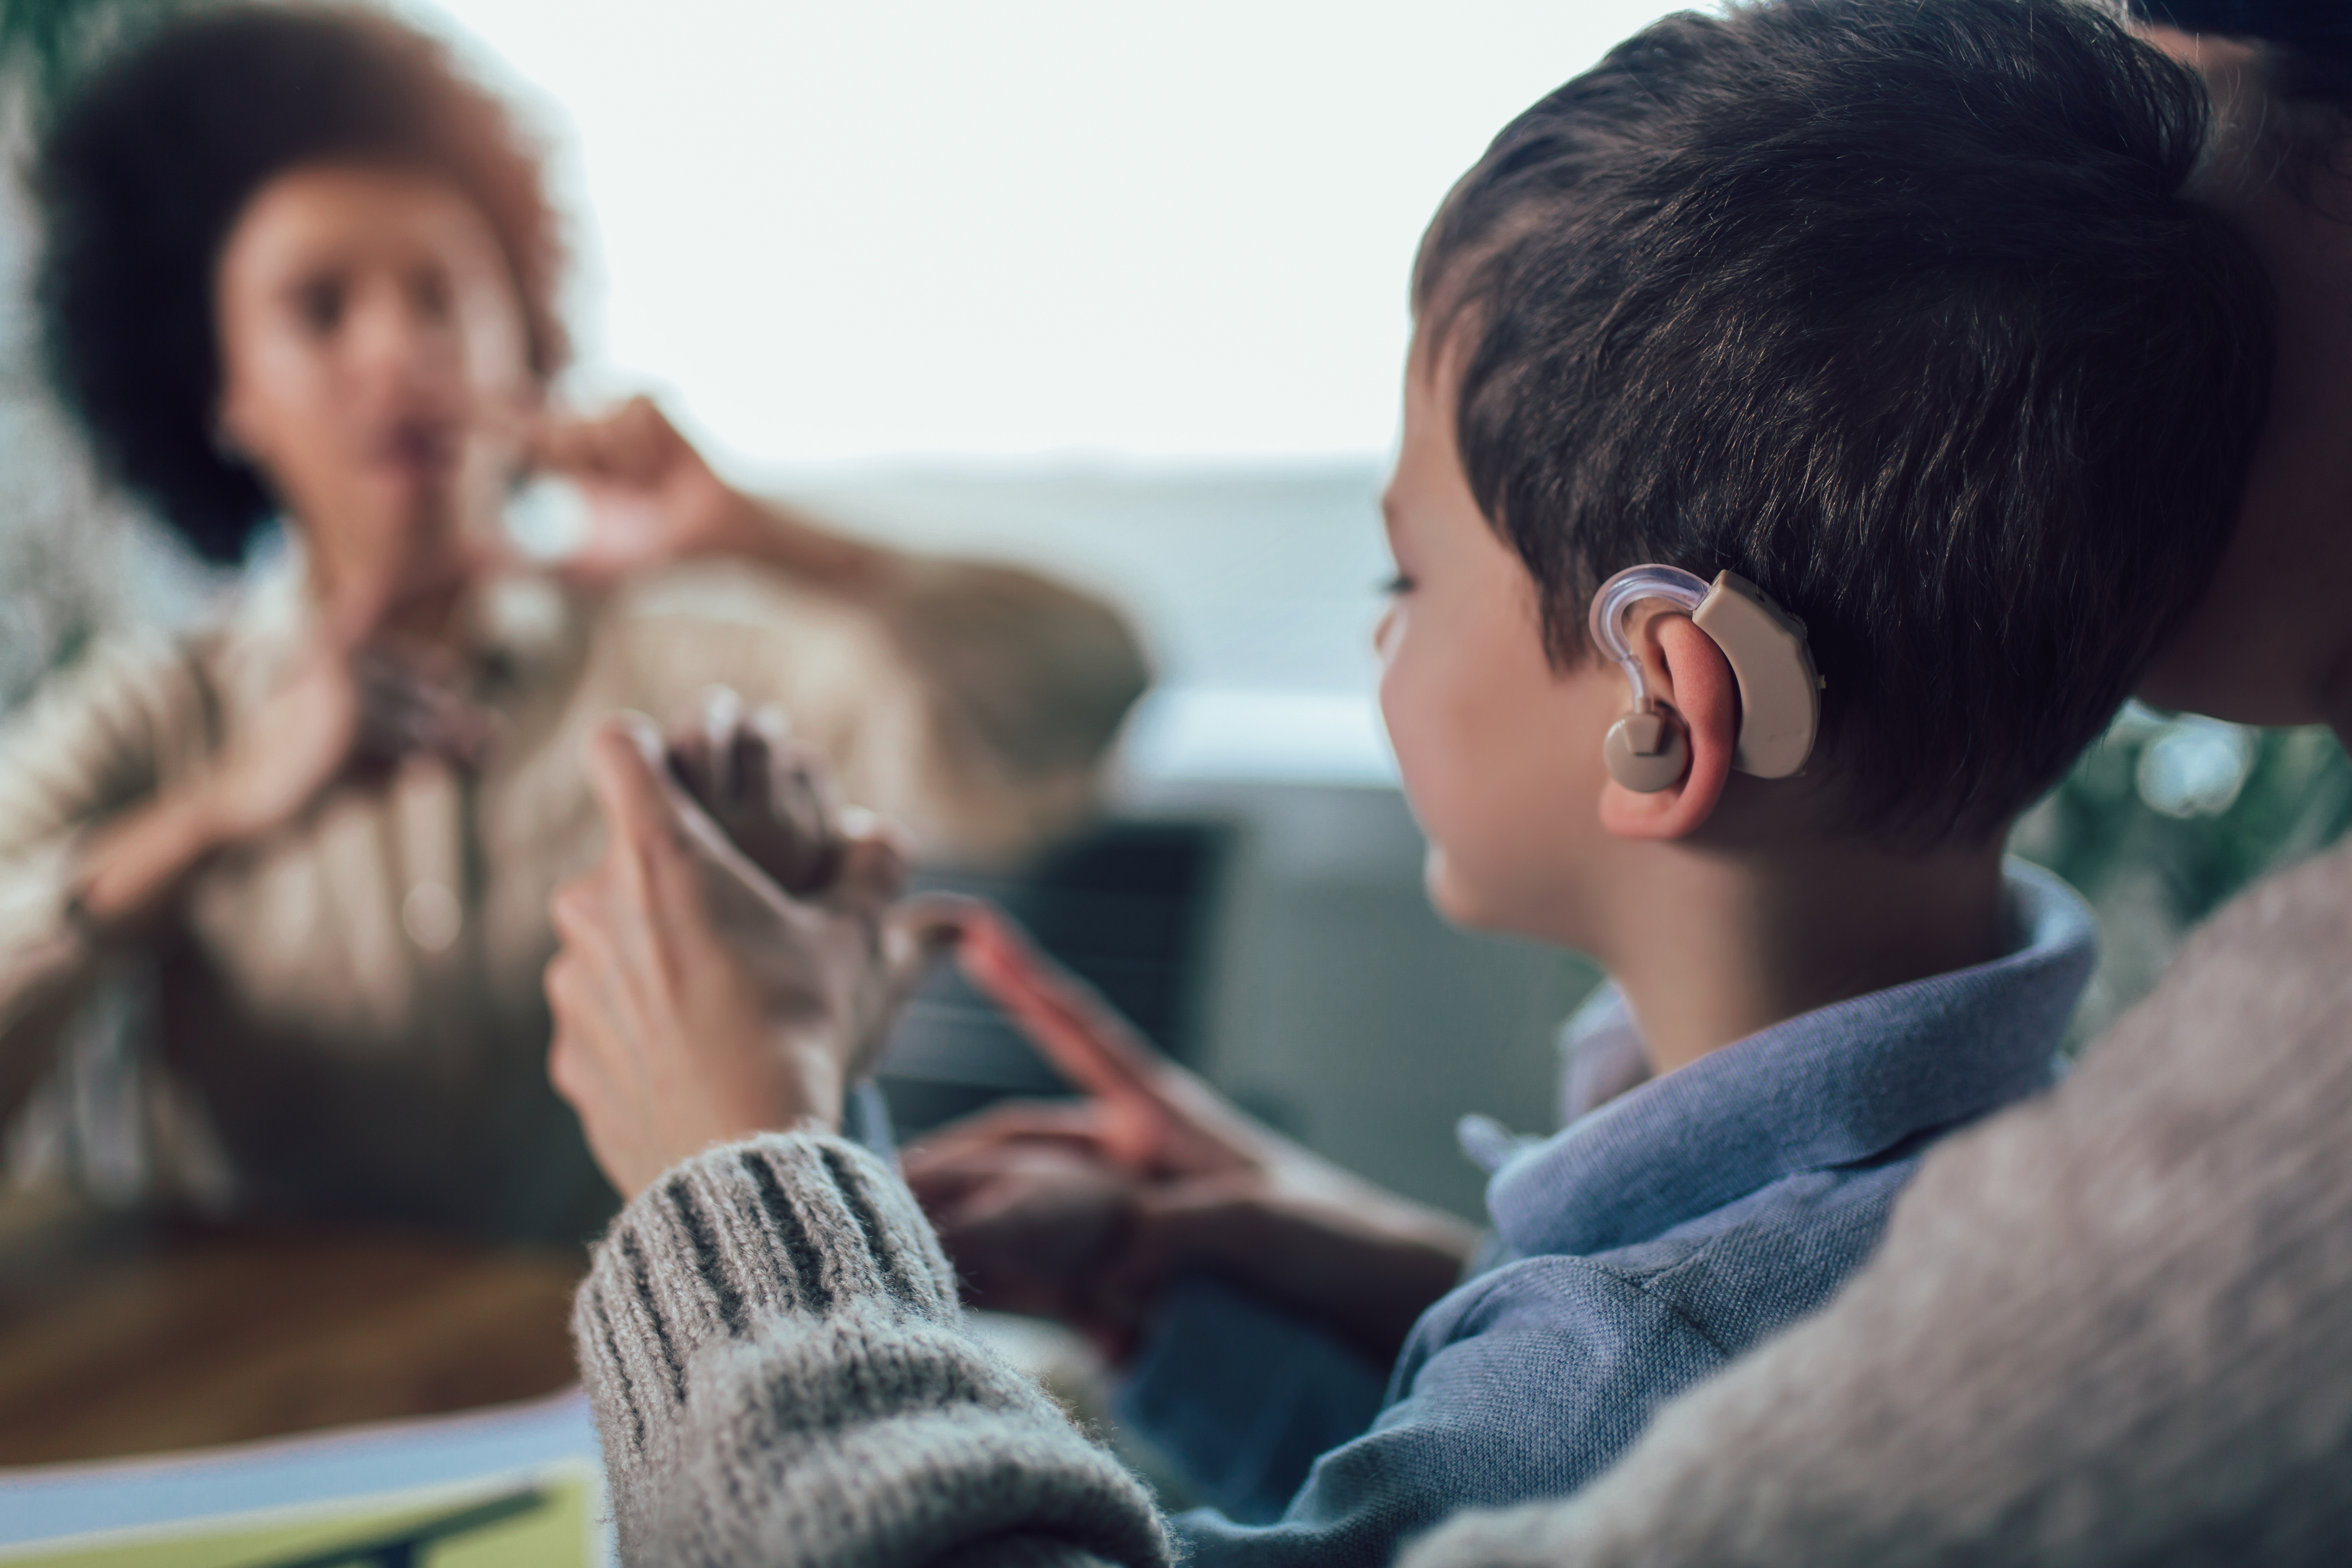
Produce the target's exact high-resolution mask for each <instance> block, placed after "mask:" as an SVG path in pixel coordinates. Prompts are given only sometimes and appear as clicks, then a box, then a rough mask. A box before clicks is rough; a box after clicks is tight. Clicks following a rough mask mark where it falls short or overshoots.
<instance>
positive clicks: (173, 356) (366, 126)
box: [35, 5, 567, 562]
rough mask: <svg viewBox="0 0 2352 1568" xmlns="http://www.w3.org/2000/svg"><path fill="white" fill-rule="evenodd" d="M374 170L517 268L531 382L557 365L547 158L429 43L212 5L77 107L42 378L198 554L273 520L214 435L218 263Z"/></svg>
mask: <svg viewBox="0 0 2352 1568" xmlns="http://www.w3.org/2000/svg"><path fill="white" fill-rule="evenodd" d="M321 163H342V164H357V165H368V166H380V167H383V168H386V169H393V170H400V171H405V172H418V173H425V174H430V175H433V176H434V177H436V178H437V179H440V180H444V181H446V182H447V183H449V184H450V185H451V186H453V187H455V188H456V189H457V191H458V192H460V193H463V194H464V195H465V196H466V197H467V200H468V201H470V202H471V203H472V204H474V206H475V207H476V208H478V210H479V211H480V213H481V214H482V216H483V217H484V219H485V220H486V221H487V222H488V225H489V226H490V229H491V232H492V233H493V235H495V236H496V237H497V239H498V242H499V246H500V248H501V249H502V250H503V251H504V252H505V255H506V259H507V263H508V265H509V267H511V268H512V269H513V272H514V282H515V292H516V294H517V296H518V298H519V299H520V303H521V306H522V312H523V320H524V329H525V332H526V336H527V343H526V353H527V356H528V359H529V362H530V369H531V370H532V371H534V372H536V373H537V375H538V376H539V378H540V379H541V381H542V382H543V381H545V380H547V379H548V378H550V377H551V376H552V375H553V374H554V373H555V372H556V371H558V370H560V369H561V368H562V365H563V362H564V360H565V357H566V353H567V344H566V340H565V336H564V331H563V326H562V322H561V321H560V320H559V319H557V316H556V301H555V291H556V285H557V280H558V277H559V276H560V274H561V272H562V259H563V258H562V243H561V235H560V231H559V225H558V223H557V219H556V215H555V213H554V210H553V208H552V207H551V206H550V204H549V203H548V199H547V194H546V192H545V190H544V188H543V183H542V176H541V168H540V162H539V156H538V153H537V152H536V150H535V149H533V148H532V147H531V146H530V144H529V143H528V141H526V140H525V138H524V137H523V136H522V135H521V134H520V131H519V130H518V128H517V127H516V125H515V123H514V121H513V119H512V118H511V116H510V115H509V112H508V111H507V110H506V109H505V107H504V106H502V105H501V104H500V103H499V101H498V100H497V99H494V98H492V97H491V96H490V95H489V94H488V93H487V92H485V91H483V90H482V89H480V88H479V87H478V86H476V85H475V84H474V83H473V82H471V81H469V80H468V79H467V78H466V77H465V76H464V75H463V74H462V73H460V72H459V71H458V70H457V68H456V66H455V64H454V63H453V62H452V61H451V60H450V58H449V57H448V55H447V53H446V50H445V49H444V48H443V47H441V46H440V45H439V44H437V43H436V42H435V41H433V40H432V39H430V38H427V37H424V36H423V35H421V34H419V33H416V32H414V31H412V30H410V29H408V28H405V27H403V26H398V25H396V24H394V22H392V21H391V20H389V19H388V18H383V17H378V16H372V15H371V14H369V13H368V12H366V11H363V10H361V9H359V8H357V7H352V8H349V9H341V8H336V7H325V8H320V7H303V8H294V7H280V6H274V5H240V6H236V7H235V8H232V9H229V10H227V11H226V12H225V11H224V10H222V9H221V8H218V7H205V8H203V9H201V10H199V11H197V12H196V13H194V15H192V16H187V17H184V18H182V19H179V20H177V21H174V22H170V23H166V24H164V25H163V29H162V31H161V32H160V33H159V34H158V35H157V36H156V37H153V38H152V39H151V40H150V41H149V42H148V43H147V44H146V45H145V47H141V48H137V49H132V50H129V51H126V52H125V53H124V54H123V55H122V56H121V59H120V61H119V63H118V64H117V65H116V66H114V67H113V68H111V69H109V70H105V71H103V72H101V74H100V76H99V77H97V78H95V79H93V80H92V81H90V82H89V84H88V85H87V86H86V87H85V88H84V89H83V90H82V91H80V92H79V93H78V94H76V95H75V97H74V99H72V101H71V102H70V104H69V105H68V107H67V109H66V110H65V112H64V118H63V119H62V120H60V121H59V122H58V124H57V126H56V127H55V129H54V130H53V131H52V132H51V133H50V134H49V136H48V137H47V139H46V141H45V142H44V144H43V149H42V155H41V158H40V162H39V164H38V166H37V170H36V172H35V179H36V183H37V189H38V191H39V194H40V198H41V204H42V213H43V216H44V219H45V221H46V223H47V246H46V249H45V250H44V252H43V254H42V257H41V262H40V270H39V276H38V279H37V285H36V287H37V294H38V298H39V302H40V309H41V321H42V335H43V340H44V350H45V352H46V355H47V361H48V368H49V372H50V376H51V378H52V380H53V381H54V382H55V383H56V385H57V387H58V392H59V393H60V394H61V395H62V396H63V397H64V399H65V401H66V403H67V405H68V408H69V409H70V410H71V411H72V412H73V413H75V414H76V415H77V416H78V417H79V419H80V420H81V422H82V423H83V425H84V426H85V428H86V429H87V430H88V431H89V434H90V436H91V439H92V442H93V444H95V446H96V447H97V449H98V452H99V455H100V458H101V459H102V461H103V462H104V463H105V464H106V465H107V466H108V467H109V468H110V469H111V470H112V471H113V473H114V474H115V475H116V476H117V477H119V478H120V479H121V480H122V481H123V482H124V483H125V484H126V485H128V486H130V487H131V488H132V489H133V490H135V491H138V492H139V493H141V494H142V495H143V496H144V497H146V498H147V499H148V500H149V501H151V502H152V504H153V505H154V506H155V507H156V509H157V510H158V511H159V512H160V513H161V514H162V517H163V521H164V522H166V523H167V524H169V525H170V526H171V528H173V530H174V531H175V532H177V533H178V534H179V536H180V537H181V538H183V539H184V540H185V541H186V542H187V543H188V544H189V545H190V546H191V547H192V548H194V549H195V551H196V552H197V553H198V554H199V555H201V556H204V557H205V559H210V560H215V561H222V562H234V561H236V559H238V558H239V557H240V556H241V555H242V553H243V551H244V549H245V545H246V541H247V538H248V537H249V536H250V534H251V533H252V531H253V529H254V528H255V527H256V526H257V525H258V524H259V523H261V522H262V521H263V520H264V519H266V518H267V517H268V516H269V514H270V513H271V511H272V510H273V509H274V507H275V505H276V503H275V502H274V500H273V499H272V497H270V496H269V494H268V490H267V489H266V488H265V486H264V485H263V483H262V481H261V479H260V477H259V476H257V474H256V473H255V472H254V470H253V468H252V467H251V466H250V465H248V464H247V463H245V462H243V461H242V460H240V459H239V458H238V457H236V455H234V454H232V453H229V452H227V451H226V450H224V445H223V444H222V443H220V442H219V441H217V440H216V439H215V430H214V418H215V402H216V400H217V398H218V397H219V394H220V376H221V366H220V350H219V345H218V342H217V340H216V337H215V302H214V299H213V286H214V285H213V278H214V266H215V261H216V260H217V258H218V256H219V253H220V249H221V246H222V244H223V243H224V241H226V238H227V237H228V235H229V232H230V230H231V228H232V226H233V225H235V223H236V220H237V217H238V216H239V214H242V213H243V212H244V211H245V210H246V206H247V203H248V202H249V200H250V199H251V198H252V197H253V195H254V194H255V193H257V191H259V190H260V189H261V188H262V187H263V186H265V185H267V184H268V183H269V182H270V181H271V180H273V179H274V178H276V177H277V176H278V175H280V174H282V173H285V172H287V171H289V170H290V169H295V168H299V167H302V166H305V165H310V164H321Z"/></svg>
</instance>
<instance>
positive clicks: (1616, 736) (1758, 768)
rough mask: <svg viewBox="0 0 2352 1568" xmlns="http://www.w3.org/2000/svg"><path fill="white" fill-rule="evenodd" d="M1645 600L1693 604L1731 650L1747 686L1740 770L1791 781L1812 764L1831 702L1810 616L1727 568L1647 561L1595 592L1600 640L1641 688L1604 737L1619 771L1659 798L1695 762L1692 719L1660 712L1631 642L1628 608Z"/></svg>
mask: <svg viewBox="0 0 2352 1568" xmlns="http://www.w3.org/2000/svg"><path fill="white" fill-rule="evenodd" d="M1645 600H1664V601H1667V602H1668V603H1672V604H1677V605H1680V606H1681V607H1682V608H1684V609H1685V610H1687V611H1689V612H1690V617H1691V624H1693V625H1695V626H1696V627H1697V628H1698V629H1699V630H1700V631H1702V632H1706V634H1707V637H1708V638H1709V640H1710V641H1712V642H1713V643H1715V645H1716V646H1717V647H1718V648H1720V649H1722V650H1723V657H1724V662H1725V663H1727V664H1729V665H1730V666H1731V677H1732V679H1733V681H1734V682H1735V683H1737V684H1738V687H1739V736H1738V742H1737V744H1736V747H1735V748H1734V750H1733V752H1732V758H1731V765H1732V767H1734V768H1738V770H1739V771H1740V772H1742V773H1747V774H1750V775H1753V776H1754V777H1756V778H1759V779H1786V778H1789V777H1790V775H1792V774H1794V773H1796V772H1797V771H1798V770H1799V769H1801V768H1803V767H1804V765H1805V758H1807V757H1809V756H1811V753H1812V749H1813V737H1814V735H1815V733H1816V732H1817V731H1818V730H1819V728H1820V727H1821V709H1822V699H1821V688H1822V680H1821V676H1820V675H1819V674H1818V673H1816V672H1815V670H1814V668H1813V655H1812V651H1811V649H1810V648H1809V647H1807V646H1806V643H1805V624H1804V622H1801V621H1800V620H1798V619H1797V618H1796V617H1795V616H1793V615H1790V614H1789V613H1788V612H1786V611H1783V610H1782V609H1781V608H1780V606H1779V605H1777V604H1774V603H1773V602H1772V601H1771V600H1770V599H1769V597H1767V596H1766V594H1765V592H1764V591H1763V590H1762V589H1760V588H1758V587H1757V586H1756V585H1755V584H1754V583H1752V582H1750V581H1748V580H1747V579H1746V578H1744V577H1741V576H1740V575H1739V574H1738V573H1737V572H1732V571H1724V572H1718V573H1717V574H1716V579H1715V581H1714V583H1713V584H1712V585H1709V584H1707V583H1706V582H1705V581H1704V580H1701V579H1699V578H1697V577H1696V576H1693V575H1692V574H1691V573H1689V572H1686V571H1683V570H1679V569H1677V568H1675V567H1666V566H1637V567H1630V568H1628V569H1627V570H1623V571H1621V572H1619V573H1617V575H1616V576H1614V577H1612V578H1611V579H1610V580H1608V581H1607V582H1604V583H1602V584H1601V591H1599V592H1598V593H1596V594H1594V595H1593V597H1592V615H1591V625H1592V634H1593V640H1594V641H1595V642H1596V643H1599V644H1600V645H1601V652H1602V653H1606V654H1608V655H1609V656H1610V657H1612V659H1614V660H1615V661H1616V662H1617V663H1618V664H1619V665H1620V666H1621V667H1622V668H1623V669H1624V671H1625V678H1626V682H1627V684H1628V685H1631V686H1632V687H1633V711H1632V712H1631V713H1628V714H1626V715H1625V716H1623V717H1622V718H1620V719H1619V720H1618V721H1617V722H1616V723H1615V724H1612V725H1611V726H1610V727H1609V734H1608V736H1607V737H1606V738H1605V739H1604V740H1603V741H1602V742H1601V758H1602V760H1603V761H1604V762H1605V763H1606V764H1607V766H1608V768H1609V774H1610V777H1612V779H1616V780H1617V781H1618V782H1619V783H1620V784H1622V785H1624V786H1625V788H1627V789H1632V790H1635V791H1637V792H1639V793H1641V794H1644V795H1654V794H1656V793H1657V792H1658V791H1660V790H1662V789H1670V788H1672V787H1673V785H1674V784H1675V782H1676V781H1677V780H1678V779H1681V778H1682V776H1683V770H1684V768H1685V767H1686V766H1687V765H1688V763H1689V760H1690V747H1689V744H1688V742H1687V741H1685V738H1684V737H1683V728H1682V726H1681V725H1680V724H1679V723H1677V722H1676V721H1675V719H1674V718H1673V716H1670V715H1667V714H1664V713H1660V712H1659V711H1657V708H1656V706H1655V704H1654V702H1653V700H1652V698H1651V696H1650V690H1649V682H1648V679H1647V677H1646V676H1645V675H1644V674H1643V669H1642V661H1641V657H1640V655H1639V654H1637V653H1634V652H1633V648H1632V647H1631V646H1630V645H1629V644H1628V643H1626V642H1625V630H1624V618H1625V612H1626V611H1628V610H1630V609H1632V608H1633V605H1635V604H1637V603H1640V602H1642V601H1645Z"/></svg>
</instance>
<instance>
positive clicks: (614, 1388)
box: [572, 1134, 1170, 1568]
mask: <svg viewBox="0 0 2352 1568" xmlns="http://www.w3.org/2000/svg"><path fill="white" fill-rule="evenodd" d="M572 1330H573V1336H574V1339H575V1340H576V1342H577V1344H578V1349H579V1354H580V1364H581V1368H582V1372H583V1375H584V1377H585V1379H586V1382H587V1385H588V1390H589V1394H590V1396H591V1397H592V1400H593V1404H594V1406H595V1410H596V1421H597V1427H598V1430H599V1433H600V1435H601V1437H602V1438H603V1441H604V1459H605V1469H606V1473H607V1475H608V1476H609V1478H610V1479H611V1483H612V1491H613V1510H614V1523H615V1525H616V1528H617V1532H618V1535H619V1539H620V1546H621V1554H622V1557H623V1559H624V1561H625V1562H628V1563H664V1564H668V1563H692V1564H712V1565H728V1568H734V1565H739V1564H740V1565H745V1568H749V1565H751V1564H784V1563H809V1564H817V1563H822V1564H825V1565H826V1568H896V1565H898V1564H914V1563H938V1564H951V1565H952V1568H1082V1565H1087V1564H1103V1563H1111V1564H1121V1565H1126V1568H1157V1565H1159V1564H1164V1563H1168V1562H1169V1561H1170V1552H1169V1546H1168V1539H1167V1536H1166V1533H1165V1531H1164V1530H1163V1529H1162V1527H1161V1524H1160V1516H1159V1514H1158V1512H1157V1511H1156V1510H1155V1509H1154V1507H1153V1505H1152V1502H1151V1499H1150V1495H1149V1494H1148V1493H1147V1492H1146V1491H1145V1490H1143V1488H1142V1487H1141V1485H1140V1484H1139V1483H1138V1482H1137V1481H1136V1480H1135V1479H1133V1478H1132V1477H1130V1476H1129V1474H1128V1473H1127V1472H1126V1471H1125V1470H1124V1469H1121V1468H1120V1466H1119V1464H1118V1461H1117V1460H1115V1459H1114V1458H1111V1457H1110V1455H1109V1454H1108V1453H1106V1452H1105V1451H1104V1450H1103V1449H1102V1448H1100V1447H1098V1446H1097V1445H1096V1444H1095V1443H1093V1442H1091V1441H1089V1440H1088V1439H1087V1437H1085V1436H1084V1435H1083V1434H1082V1433H1080V1432H1079V1431H1078V1430H1077V1429H1076V1427H1073V1426H1072V1425H1071V1423H1070V1421H1069V1419H1068V1418H1067V1416H1066V1415H1065V1414H1064V1412H1063V1411H1062V1410H1061V1408H1060V1407H1059V1406H1056V1405H1055V1404H1054V1403H1053V1401H1052V1400H1050V1399H1049V1398H1047V1397H1046V1396H1045V1394H1044V1393H1043V1392H1042V1391H1040V1390H1039V1389H1038V1387H1037V1386H1036V1385H1034V1383H1031V1382H1030V1381H1029V1380H1027V1379H1026V1378H1024V1377H1022V1376H1021V1375H1018V1374H1016V1373H1014V1372H1013V1370H1012V1369H1010V1368H1009V1367H1007V1366H1005V1365H1003V1364H1002V1363H1000V1362H999V1361H997V1360H995V1359H994V1358H993V1357H992V1356H991V1355H990V1354H989V1353H988V1352H987V1351H985V1350H984V1349H983V1348H982V1347H981V1345H980V1344H979V1343H977V1342H976V1341H974V1340H973V1339H972V1338H971V1336H970V1335H969V1334H967V1333H964V1331H963V1327H962V1322H961V1307H960V1306H959V1305H958V1304H957V1299H956V1286H955V1276H954V1273H953V1271H952V1270H950V1267H949V1265H948V1262H947V1260H946V1258H945V1257H944V1256H942V1254H941V1253H940V1249H939V1244H938V1242H937V1241H936V1240H934V1239H933V1238H932V1236H931V1233H930V1230H929V1227H928V1226H927V1225H926V1224H925V1223H924V1221H923V1218H922V1216H921V1215H920V1213H919V1212H918V1211H917V1209H916V1208H915V1207H914V1203H913V1200H912V1198H911V1197H908V1194H907V1191H906V1189H905V1187H904V1186H901V1185H900V1184H899V1182H898V1179H897V1178H896V1176H893V1175H891V1174H890V1173H889V1172H888V1171H887V1170H886V1169H885V1168H884V1167H883V1166H881V1165H880V1163H879V1162H877V1160H876V1159H875V1158H874V1157H873V1156H872V1155H869V1154H867V1153H866V1151H864V1150H863V1149H860V1148H858V1147H856V1145H852V1144H849V1143H847V1142H845V1141H844V1140H841V1139H838V1138H829V1137H817V1136H811V1135H806V1134H795V1135H792V1136H769V1137H762V1138H759V1139H755V1140H753V1141H752V1142H750V1143H746V1144H739V1145H730V1146H727V1147H722V1148H718V1149H713V1150H711V1151H709V1152H708V1153H706V1154H704V1155H701V1156H699V1157H698V1158H696V1159H694V1160H691V1161H688V1162H687V1163H686V1164H685V1165H682V1166H678V1167H677V1169H676V1170H673V1171H672V1172H670V1173H669V1174H667V1176H664V1177H663V1178H662V1179H661V1180H660V1181H659V1182H658V1183H656V1185H655V1186H652V1187H650V1188H648V1189H647V1190H646V1191H645V1192H644V1193H642V1194H641V1195H639V1196H638V1197H637V1198H636V1199H635V1201H634V1202H632V1203H631V1204H630V1205H629V1206H628V1207H627V1209H626V1210H625V1211H624V1212H623V1214H622V1215H621V1217H620V1218H619V1219H618V1220H617V1221H616V1222H615V1223H614V1227H613V1229H612V1231H611V1233H610V1234H609V1235H608V1236H607V1237H606V1238H605V1239H604V1243H603V1245H602V1246H601V1247H600V1248H599V1249H598V1250H597V1255H596V1260H595V1263H594V1266H593V1269H592V1270H591V1272H590V1274H589V1277H588V1280H587V1281H586V1283H585V1284H583V1286H582V1288H581V1291H580V1296H579V1300H578V1301H577V1303H576V1304H575V1306H574V1309H573V1314H572Z"/></svg>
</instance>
